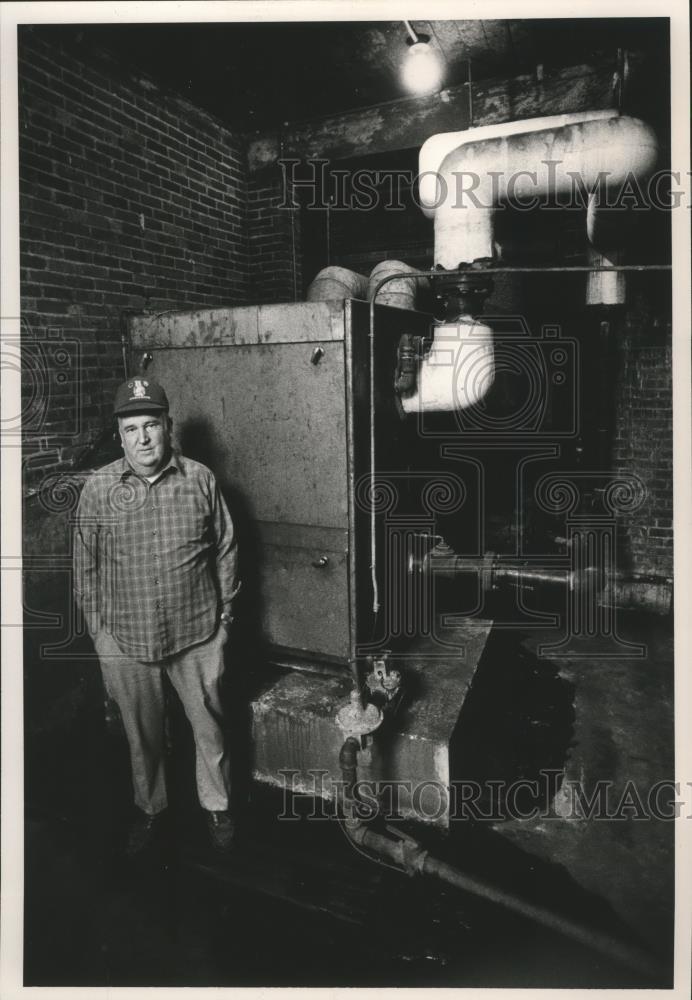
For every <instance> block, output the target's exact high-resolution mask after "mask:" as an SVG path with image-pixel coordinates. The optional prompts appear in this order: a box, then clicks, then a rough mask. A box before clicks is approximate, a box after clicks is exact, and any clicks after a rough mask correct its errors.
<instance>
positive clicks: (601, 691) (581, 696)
mask: <svg viewBox="0 0 692 1000" xmlns="http://www.w3.org/2000/svg"><path fill="white" fill-rule="evenodd" d="M622 621H623V628H624V629H626V632H627V635H628V637H632V638H634V639H637V640H638V641H646V642H647V644H648V653H647V657H646V658H645V659H644V660H641V661H636V662H635V661H630V660H622V661H608V662H604V661H599V660H598V658H597V657H595V658H593V659H591V660H588V659H586V660H579V661H571V660H563V661H554V662H550V661H546V660H539V659H537V658H536V657H535V656H534V651H535V648H536V644H537V643H538V642H540V640H541V638H545V637H540V636H538V635H536V634H534V635H526V634H524V635H516V634H505V635H503V636H501V637H500V638H498V639H497V640H493V642H491V645H490V647H489V653H490V655H489V657H487V658H485V659H484V661H483V663H482V665H481V670H482V673H481V672H480V671H479V674H478V678H477V680H478V684H477V685H476V686H475V687H474V691H473V697H472V698H469V700H468V702H467V705H466V707H465V710H464V713H462V718H461V720H460V726H459V733H458V735H457V739H456V741H455V746H454V752H455V761H456V764H455V773H454V774H453V777H456V778H463V777H469V776H471V777H473V776H483V775H485V776H486V777H487V776H491V777H494V776H499V777H501V778H505V779H507V778H511V777H516V776H521V775H523V776H531V775H534V774H535V773H537V772H538V771H540V770H541V768H544V767H549V768H555V769H558V770H559V769H564V777H563V779H562V783H563V787H564V782H565V780H569V779H574V780H584V782H585V783H586V784H588V783H589V782H591V781H594V780H597V779H599V778H605V779H611V780H613V782H614V783H615V785H616V786H617V787H619V788H621V787H622V785H623V782H626V781H627V780H628V779H630V778H631V779H633V780H635V781H636V782H637V783H638V784H639V785H640V786H641V787H642V788H644V787H647V786H648V784H650V783H651V782H652V781H655V780H657V779H658V778H669V777H670V775H671V773H672V714H671V705H672V696H671V691H672V687H671V681H672V657H671V637H670V622H669V621H667V620H664V619H659V618H654V617H651V618H646V617H645V616H642V615H637V616H635V617H632V618H631V619H625V616H623V619H622ZM57 634H58V633H57V631H56V633H55V635H57ZM54 637H55V636H53V635H52V634H51V631H50V630H46V631H43V632H40V633H39V632H38V631H37V630H36V631H31V632H27V642H26V653H25V676H26V697H25V703H26V734H27V736H26V752H25V769H26V791H27V815H26V893H25V983H26V985H55V986H58V985H74V986H80V985H103V986H105V985H141V986H146V985H162V986H163V985H176V986H183V985H189V986H193V985H218V986H240V985H254V986H261V985H266V986H270V985H275V986H300V985H306V986H309V985H313V986H349V985H351V986H356V985H359V986H365V985H371V986H378V985H379V986H386V985H389V986H397V985H412V986H417V985H418V986H516V987H519V986H525V987H531V986H534V987H540V986H561V987H589V986H591V987H597V986H603V987H606V986H609V987H615V986H631V985H643V983H642V982H641V980H640V979H639V978H638V977H637V976H636V975H635V974H634V973H632V972H631V971H628V970H627V969H623V968H619V967H617V966H615V965H614V964H612V963H609V962H608V961H607V960H606V959H602V958H599V957H597V956H596V957H595V956H594V955H593V954H592V953H591V952H588V951H586V950H585V949H584V948H581V947H579V946H577V945H574V944H570V943H569V942H565V941H564V940H563V939H562V938H560V937H558V936H557V935H555V934H552V933H549V932H547V931H544V930H541V929H537V928H536V927H535V926H534V925H533V924H529V923H528V922H527V921H524V920H521V919H519V918H517V917H514V916H511V915H508V914H504V913H502V912H501V911H499V910H498V909H497V908H496V907H494V906H490V905H489V904H487V903H485V902H483V901H478V900H475V899H473V898H472V897H469V896H466V895H462V894H460V893H457V892H455V891H454V890H451V889H444V888H440V887H439V886H438V885H433V884H431V883H429V882H426V881H423V880H412V879H406V878H404V877H403V876H401V875H399V874H398V873H395V872H392V871H389V870H388V869H383V868H382V867H381V866H377V865H374V864H373V863H372V862H371V861H369V860H366V859H364V858H362V857H360V856H359V855H357V854H356V853H355V852H354V851H353V850H352V848H351V847H350V845H349V844H348V843H346V842H345V841H344V838H343V836H342V834H341V832H340V830H339V829H338V827H335V826H334V824H331V823H328V822H327V823H321V824H320V823H315V822H312V823H311V822H309V821H307V820H306V819H303V820H301V821H299V822H294V823H291V824H287V823H285V822H283V823H282V822H278V821H277V819H276V817H277V814H278V812H279V811H280V809H281V804H280V803H279V802H278V801H277V800H276V798H275V797H273V795H272V794H271V793H265V792H262V791H260V790H259V789H256V788H255V789H253V790H251V794H250V795H249V796H248V797H249V808H248V809H247V810H246V811H245V813H244V823H243V828H242V837H241V842H240V845H239V848H238V851H237V853H236V854H235V855H234V856H232V857H231V858H230V859H228V860H222V861H219V860H218V859H216V858H215V857H214V855H213V854H212V852H211V851H210V850H209V848H208V846H207V844H206V840H205V837H204V830H203V826H202V823H201V818H200V814H199V811H198V810H197V808H196V803H195V797H194V791H193V781H192V771H191V764H192V756H191V749H192V748H191V744H190V736H189V733H188V732H187V730H186V724H185V723H184V720H183V719H182V717H181V716H180V712H179V709H178V708H177V707H176V706H175V704H173V709H172V719H173V723H172V731H173V735H174V737H175V750H174V751H173V752H172V755H171V759H170V773H171V804H172V822H171V827H170V829H169V832H168V835H167V837H164V838H163V839H162V842H161V844H160V845H158V847H157V848H156V850H154V851H153V852H152V853H151V855H150V856H149V857H148V858H147V859H144V860H143V861H142V862H137V863H134V864H133V863H126V862H125V861H124V859H123V858H122V855H121V853H120V846H121V844H122V837H123V833H124V829H125V825H126V822H127V818H128V808H129V798H130V790H129V777H128V767H127V758H126V752H125V749H124V746H123V744H122V741H121V739H120V738H119V737H118V735H117V734H115V735H114V734H112V733H111V732H109V731H107V730H106V728H105V726H104V723H103V714H102V700H101V687H100V680H99V676H98V670H97V668H96V664H95V662H94V661H93V659H90V658H88V657H87V658H85V659H81V660H80V659H79V658H78V657H77V656H75V655H73V654H74V653H75V651H79V650H81V652H83V653H88V649H87V647H86V646H84V645H82V646H81V647H80V646H79V644H77V645H73V647H72V653H71V655H70V658H68V659H65V660H63V661H60V664H59V666H60V669H56V663H55V662H51V661H50V660H49V659H48V657H47V655H46V650H45V649H44V650H43V652H41V651H40V650H39V640H40V642H41V643H44V644H45V643H46V642H47V641H49V640H50V639H51V638H54ZM520 647H521V649H522V650H523V652H522V653H521V655H517V650H518V649H519V648H520ZM240 737H242V724H241V725H240V728H239V738H240ZM241 790H242V785H241ZM246 791H250V789H249V788H248V789H246ZM556 801H557V802H558V804H559V802H560V796H559V794H558V797H557V799H556ZM672 832H673V831H672V824H670V823H665V822H660V821H659V822H656V821H647V822H637V821H633V820H625V821H598V822H595V821H589V822H579V821H575V820H573V819H567V818H566V817H565V816H564V815H563V816H560V815H559V808H558V815H556V817H555V818H553V819H551V820H549V821H547V820H546V821H534V820H526V821H507V822H499V823H496V822H487V823H486V822H474V823H468V822H461V821H460V822H458V823H456V824H455V825H454V828H453V830H452V834H451V836H450V837H448V838H447V839H446V840H445V839H440V840H439V841H438V840H433V841H431V843H430V845H429V846H431V847H432V848H434V849H435V850H436V851H438V852H439V853H441V854H443V855H445V856H446V857H447V858H448V859H451V860H454V861H455V862H456V863H457V864H461V865H463V866H464V867H465V868H466V869H467V870H471V871H473V872H475V873H477V874H479V875H485V876H486V877H488V878H492V879H494V880H495V881H498V882H500V883H501V884H503V885H506V886H508V887H511V888H513V889H514V890H516V891H517V892H521V893H523V894H524V895H525V896H526V897H527V898H532V899H534V900H536V901H540V902H544V903H546V904H550V905H553V906H556V907H559V908H561V909H562V910H563V911H564V912H566V913H568V914H570V915H572V916H575V917H579V918H580V919H582V920H583V921H584V922H586V923H589V924H590V925H591V926H598V927H603V928H606V929H608V930H610V931H611V932H613V933H618V934H619V935H620V936H623V937H626V938H628V939H629V940H631V941H632V942H637V941H640V942H644V943H646V944H648V945H650V946H652V947H654V948H655V949H656V951H657V952H658V953H659V954H662V955H663V956H664V957H667V956H668V955H669V951H670V943H671V942H670V927H671V921H672V873H673V867H672V861H673V858H672ZM426 836H428V837H432V836H433V833H432V832H430V831H429V832H428V833H427V834H426ZM647 914H648V919H647ZM660 985H664V980H662V981H661V983H660Z"/></svg>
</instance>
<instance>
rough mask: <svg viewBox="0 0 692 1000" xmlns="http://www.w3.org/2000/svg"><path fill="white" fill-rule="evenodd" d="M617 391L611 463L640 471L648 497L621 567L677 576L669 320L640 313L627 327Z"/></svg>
mask: <svg viewBox="0 0 692 1000" xmlns="http://www.w3.org/2000/svg"><path fill="white" fill-rule="evenodd" d="M618 356H619V379H618V384H617V390H616V427H615V440H614V442H613V466H614V469H615V470H616V471H621V472H630V473H634V474H635V475H637V476H639V478H640V479H641V480H642V482H643V484H644V488H645V495H644V500H643V503H642V504H641V506H639V507H638V509H637V510H635V511H633V512H632V513H631V514H630V515H628V517H627V528H626V534H625V539H624V543H625V551H624V553H622V558H623V561H624V566H623V569H625V570H628V571H630V572H631V573H632V574H633V575H634V576H643V577H646V576H653V577H665V578H672V576H673V410H672V389H673V385H672V372H673V365H672V349H671V343H670V325H669V324H667V323H666V320H665V318H664V317H655V318H654V319H653V320H652V321H647V320H645V319H643V318H642V317H641V316H639V317H638V318H637V320H636V322H635V323H634V324H629V325H628V326H626V328H625V337H624V340H623V342H622V344H621V345H620V350H619V352H618Z"/></svg>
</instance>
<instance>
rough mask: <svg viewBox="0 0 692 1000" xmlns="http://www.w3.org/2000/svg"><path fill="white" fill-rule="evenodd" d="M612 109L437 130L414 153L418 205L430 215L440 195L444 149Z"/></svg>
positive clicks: (595, 117) (599, 116) (606, 114)
mask: <svg viewBox="0 0 692 1000" xmlns="http://www.w3.org/2000/svg"><path fill="white" fill-rule="evenodd" d="M617 115H618V112H617V111H615V110H613V109H608V110H605V111H578V112H574V113H572V114H566V115H546V116H545V117H543V118H524V119H523V120H521V121H512V122H501V123H500V124H499V125H481V126H479V127H478V128H467V129H464V130H463V131H461V132H440V133H438V134H437V135H431V136H430V138H429V139H426V141H425V142H424V143H423V145H422V146H421V148H420V152H419V154H418V173H419V181H418V185H419V188H418V196H419V198H420V203H421V208H422V210H423V212H424V214H425V215H427V217H428V218H429V219H432V218H434V216H435V209H436V208H437V206H438V203H439V199H440V193H441V192H440V183H439V180H438V171H439V169H440V167H441V165H442V161H443V160H444V159H445V157H446V156H447V154H448V153H451V152H452V151H453V150H455V149H458V148H460V147H461V146H467V145H469V144H471V143H476V142H483V141H485V140H486V139H500V138H504V137H506V136H510V135H519V134H521V135H527V134H528V133H530V132H544V131H545V130H546V129H557V128H564V126H565V125H577V124H578V123H579V122H591V121H604V120H605V119H607V118H615V117H617Z"/></svg>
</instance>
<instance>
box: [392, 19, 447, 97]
mask: <svg viewBox="0 0 692 1000" xmlns="http://www.w3.org/2000/svg"><path fill="white" fill-rule="evenodd" d="M404 24H405V25H406V30H407V31H408V33H409V35H410V38H408V39H407V43H408V45H409V50H408V52H407V54H406V59H405V61H404V64H403V66H402V68H401V76H402V80H403V82H404V86H405V87H406V88H407V89H408V90H410V91H411V92H412V93H414V94H430V93H432V92H433V91H435V90H438V89H439V86H440V84H441V83H442V64H441V62H440V59H439V58H438V55H437V53H436V52H435V50H434V49H433V48H432V47H431V46H430V39H429V37H428V36H427V35H419V34H417V33H416V32H415V31H414V30H413V28H412V27H411V25H410V24H409V22H408V21H404Z"/></svg>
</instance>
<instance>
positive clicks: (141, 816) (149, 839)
mask: <svg viewBox="0 0 692 1000" xmlns="http://www.w3.org/2000/svg"><path fill="white" fill-rule="evenodd" d="M137 813H138V814H137V818H136V819H135V821H134V823H133V824H132V826H131V827H130V830H129V833H128V835H127V846H126V847H125V853H126V854H127V856H128V857H129V858H133V857H134V856H135V855H137V854H141V853H142V852H143V851H146V849H147V848H148V847H151V845H152V844H153V842H154V840H155V839H156V836H157V834H158V831H159V829H160V828H161V820H162V818H163V816H164V814H165V810H164V811H162V812H158V813H154V814H151V813H145V812H142V810H141V809H139V810H137Z"/></svg>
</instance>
